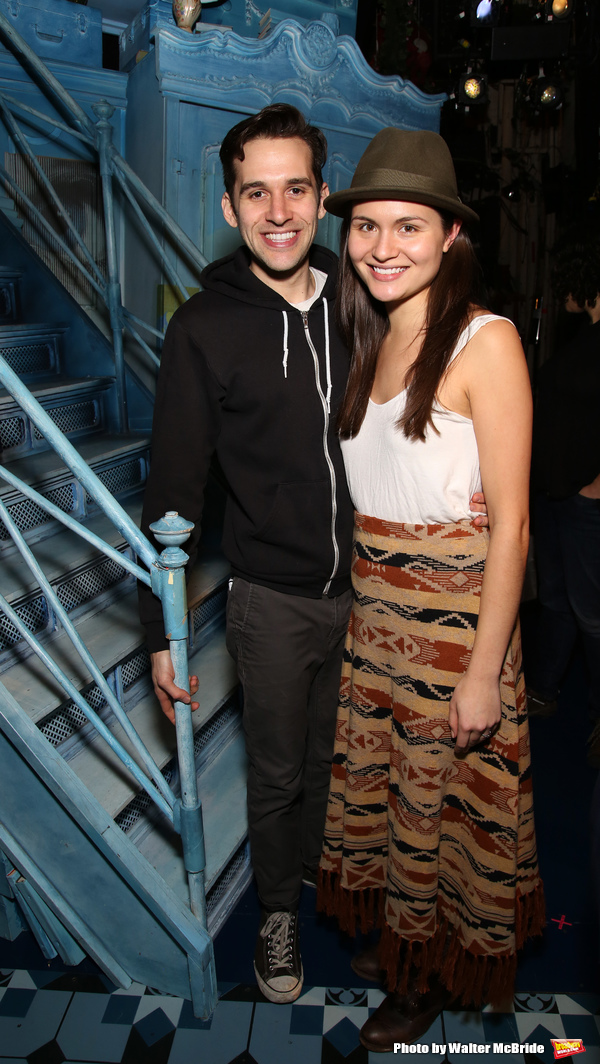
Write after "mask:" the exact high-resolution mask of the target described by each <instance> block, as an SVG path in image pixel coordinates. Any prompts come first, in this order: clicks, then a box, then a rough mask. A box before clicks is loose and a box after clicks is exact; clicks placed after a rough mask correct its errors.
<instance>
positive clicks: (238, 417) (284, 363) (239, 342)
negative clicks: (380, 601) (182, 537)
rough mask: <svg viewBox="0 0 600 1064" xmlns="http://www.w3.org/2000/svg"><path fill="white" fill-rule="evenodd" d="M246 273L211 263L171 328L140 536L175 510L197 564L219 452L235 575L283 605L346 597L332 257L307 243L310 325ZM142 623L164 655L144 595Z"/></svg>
mask: <svg viewBox="0 0 600 1064" xmlns="http://www.w3.org/2000/svg"><path fill="white" fill-rule="evenodd" d="M249 263H250V256H249V253H248V250H247V249H246V248H245V247H241V248H238V250H237V251H236V252H235V253H234V254H233V255H228V256H227V257H226V258H223V259H220V260H219V261H218V262H214V263H212V264H211V265H210V266H207V268H206V269H205V270H204V272H203V274H202V277H201V282H202V286H203V291H202V292H200V293H199V294H198V295H195V296H192V298H191V299H189V300H188V302H187V303H184V304H183V306H181V307H180V308H179V309H178V310H177V312H176V313H175V314H174V315H173V318H172V320H171V322H170V324H169V327H168V329H167V335H166V337H165V343H164V348H163V355H162V361H161V368H160V373H159V377H158V385H157V392H156V402H155V407H154V422H153V429H152V461H151V467H150V474H149V477H148V483H147V487H146V494H145V499H144V512H143V516H142V529H143V531H144V532H145V534H146V535H147V536H148V537H149V538H150V539H151V540H152V536H151V533H150V532H149V528H148V526H149V524H150V522H152V521H155V520H157V519H158V518H159V517H162V515H163V514H164V513H165V512H166V511H167V510H177V511H178V512H179V513H180V514H181V515H182V516H183V517H185V518H187V519H190V520H192V521H193V522H194V524H195V526H196V527H195V530H194V533H193V535H192V537H191V539H190V540H189V541H188V543H187V544H186V545H185V546H184V549H185V550H186V552H187V553H188V554H190V558H191V559H192V560H193V557H194V555H195V552H196V548H197V544H198V539H199V536H200V518H201V514H202V504H203V496H204V489H205V485H206V479H207V476H208V470H209V466H210V461H211V457H212V454H213V452H214V451H216V452H217V456H218V459H219V462H220V465H221V468H222V470H223V472H224V474H225V476H226V478H227V482H228V486H229V494H228V500H227V508H226V512H225V522H224V528H223V551H224V553H225V555H226V557H227V558H228V560H229V561H230V563H231V567H232V571H233V574H234V575H237V576H241V577H244V579H246V580H250V581H252V582H253V583H258V584H263V585H264V586H266V587H270V588H273V589H275V590H277V591H282V592H284V593H287V594H290V595H302V596H305V597H307V598H320V597H321V596H322V595H328V596H333V595H339V594H341V592H343V591H345V590H347V588H349V587H350V558H351V544H352V521H353V510H352V504H351V502H350V496H349V494H348V488H347V485H346V479H345V475H344V466H343V461H342V456H341V452H340V447H339V442H338V438H337V435H336V433H335V419H336V415H337V411H338V407H339V404H340V401H341V398H342V396H343V393H344V388H345V384H346V378H347V374H348V353H347V351H346V348H345V347H344V344H343V343H342V341H341V339H340V337H339V335H338V332H337V330H336V328H335V324H334V314H333V307H334V302H335V288H336V276H337V259H336V256H335V255H334V254H333V252H331V251H328V250H327V249H326V248H322V247H319V246H316V245H313V247H312V249H311V252H310V264H311V266H313V267H314V268H315V269H318V270H322V271H323V272H325V273H327V275H328V280H327V283H326V285H325V288H324V290H323V293H322V295H321V296H320V297H319V299H317V300H316V302H315V303H313V305H312V307H311V308H310V310H309V311H308V313H307V314H303V313H302V312H301V311H299V310H297V309H296V308H295V307H293V306H292V305H291V304H290V303H287V302H286V301H285V300H284V299H283V298H282V297H281V296H280V295H279V294H278V293H277V292H275V291H274V290H273V289H272V288H269V286H268V285H265V284H264V283H263V282H262V281H260V280H259V279H258V277H256V276H255V275H254V274H253V273H252V272H251V270H250V268H249ZM327 351H328V352H329V354H328V356H327ZM328 367H329V368H328ZM328 392H329V393H330V394H329V402H328V401H327V395H328ZM328 407H329V409H328ZM153 542H155V541H153ZM155 546H157V548H158V549H159V550H160V549H161V548H160V546H159V545H158V544H156V542H155ZM140 616H141V619H142V623H143V624H144V625H145V627H146V633H147V639H148V647H149V649H150V651H155V650H161V649H164V648H165V647H166V646H167V642H166V640H165V637H164V628H163V624H162V614H161V608H160V603H159V601H158V599H156V598H155V597H154V596H153V595H152V593H151V592H150V590H149V589H148V588H146V587H145V586H144V585H140Z"/></svg>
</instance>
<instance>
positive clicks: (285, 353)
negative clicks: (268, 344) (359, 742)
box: [281, 310, 289, 379]
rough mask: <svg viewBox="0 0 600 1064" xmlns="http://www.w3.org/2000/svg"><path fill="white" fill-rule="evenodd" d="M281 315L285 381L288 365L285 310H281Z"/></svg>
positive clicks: (287, 325) (287, 329) (286, 317)
mask: <svg viewBox="0 0 600 1064" xmlns="http://www.w3.org/2000/svg"><path fill="white" fill-rule="evenodd" d="M281 313H282V314H283V376H284V377H285V378H286V379H287V364H288V332H289V324H288V316H287V310H282V311H281Z"/></svg>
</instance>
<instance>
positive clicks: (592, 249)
mask: <svg viewBox="0 0 600 1064" xmlns="http://www.w3.org/2000/svg"><path fill="white" fill-rule="evenodd" d="M552 286H553V288H554V294H555V296H556V298H557V299H558V300H559V301H560V302H561V303H564V302H565V300H566V298H567V296H572V297H573V299H574V300H575V302H576V303H577V305H578V306H580V307H581V308H582V309H583V308H584V307H585V305H586V303H589V304H590V305H592V306H593V304H594V303H595V301H596V297H597V295H598V292H600V232H599V230H598V226H597V225H594V224H593V223H592V224H589V225H588V226H586V227H585V228H584V227H583V226H578V227H577V229H571V230H569V231H568V232H567V233H565V235H564V236H563V237H561V238H560V240H558V241H557V242H556V244H555V246H554V248H553V251H552Z"/></svg>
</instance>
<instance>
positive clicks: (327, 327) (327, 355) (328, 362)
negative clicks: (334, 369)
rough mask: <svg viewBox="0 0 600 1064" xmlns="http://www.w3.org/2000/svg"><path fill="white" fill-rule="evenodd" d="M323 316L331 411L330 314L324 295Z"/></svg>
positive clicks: (328, 408) (329, 406)
mask: <svg viewBox="0 0 600 1064" xmlns="http://www.w3.org/2000/svg"><path fill="white" fill-rule="evenodd" d="M323 316H324V319H325V365H326V367H327V395H326V397H325V398H326V400H327V412H328V413H329V414H330V413H331V358H330V357H329V315H328V313H327V300H326V299H325V296H323Z"/></svg>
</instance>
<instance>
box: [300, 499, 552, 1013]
mask: <svg viewBox="0 0 600 1064" xmlns="http://www.w3.org/2000/svg"><path fill="white" fill-rule="evenodd" d="M487 545H488V535H487V532H486V531H485V530H483V529H480V528H478V527H476V526H475V525H472V524H462V523H461V524H449V525H427V526H422V525H416V526H415V525H399V524H393V523H391V522H386V521H381V520H378V519H376V518H372V517H363V516H361V515H359V514H357V515H356V527H355V551H354V559H353V586H354V596H355V599H354V607H353V612H352V617H351V619H350V626H349V630H348V637H347V641H346V648H345V653H344V666H343V671H342V681H341V688H340V707H339V713H338V721H337V734H336V742H335V750H334V757H333V768H332V778H331V790H330V795H329V804H328V811H327V823H326V832H325V844H324V850H323V856H322V861H321V870H320V875H319V900H318V905H319V907H320V908H321V909H324V910H325V911H326V912H328V913H330V914H333V915H335V916H336V917H337V918H338V921H339V923H340V925H341V927H342V928H343V929H344V930H346V931H348V932H350V933H351V934H354V933H355V931H356V930H357V928H360V929H361V930H363V931H366V930H368V929H369V928H370V927H372V926H373V925H374V924H379V925H380V926H381V927H382V939H381V958H382V967H383V968H384V969H385V970H386V973H387V981H388V987H389V989H390V990H392V989H396V990H398V991H399V992H401V993H403V992H405V990H406V987H407V983H408V977H409V972H410V970H411V967H412V968H413V971H414V970H415V969H416V971H417V973H418V984H417V985H418V986H419V988H420V989H422V990H424V989H426V987H427V985H428V977H429V976H430V975H431V974H433V973H435V974H436V975H438V976H439V978H440V979H441V981H442V982H443V984H444V985H445V986H446V987H447V989H448V990H450V991H452V992H453V993H454V995H455V996H456V997H458V998H460V999H461V1000H462V1001H463V1002H464V1003H465V1004H466V1003H468V1002H471V1001H472V1002H475V1003H477V1004H479V1003H480V1002H481V1001H491V1002H494V1001H500V1000H502V999H504V998H505V997H506V994H507V993H510V990H511V987H512V983H513V981H514V975H515V970H516V951H517V949H518V948H519V947H520V946H521V944H522V943H523V941H524V939H525V938H526V937H527V936H528V935H530V934H539V933H540V932H541V929H542V927H543V923H544V902H543V892H542V887H541V883H540V880H539V875H538V867H537V856H536V845H535V832H534V823H533V806H532V794H531V774H530V757H529V731H528V726H527V711H526V702H525V685H524V680H523V674H522V671H521V646H520V634H519V629H518V626H517V627H516V628H515V631H514V632H513V635H512V638H511V642H510V646H509V648H508V652H507V655H506V659H505V661H504V666H503V670H502V676H501V680H500V692H501V699H502V721H501V724H500V728H499V729H498V731H497V732H496V733H495V734H494V735H493V737H492V738H491V739H490V740H489V741H487V742H485V743H482V744H480V745H478V746H477V747H475V748H472V749H470V750H469V752H468V753H467V754H465V755H463V756H459V757H457V756H456V755H455V752H454V741H453V739H452V736H451V734H450V728H449V725H448V708H449V701H450V698H451V696H452V692H453V690H454V687H455V686H456V683H457V681H458V679H459V678H460V676H461V674H462V673H464V672H465V670H466V668H467V666H468V663H469V657H470V653H471V649H472V646H473V641H474V637H475V630H476V627H477V618H478V612H479V602H480V594H481V583H482V577H483V567H484V563H485V558H486V552H487Z"/></svg>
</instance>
